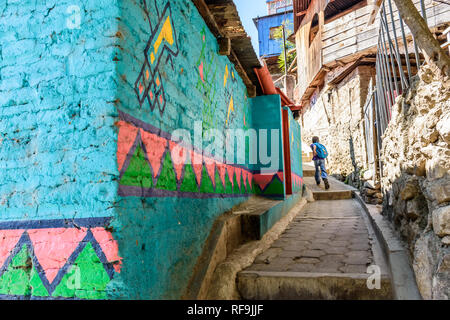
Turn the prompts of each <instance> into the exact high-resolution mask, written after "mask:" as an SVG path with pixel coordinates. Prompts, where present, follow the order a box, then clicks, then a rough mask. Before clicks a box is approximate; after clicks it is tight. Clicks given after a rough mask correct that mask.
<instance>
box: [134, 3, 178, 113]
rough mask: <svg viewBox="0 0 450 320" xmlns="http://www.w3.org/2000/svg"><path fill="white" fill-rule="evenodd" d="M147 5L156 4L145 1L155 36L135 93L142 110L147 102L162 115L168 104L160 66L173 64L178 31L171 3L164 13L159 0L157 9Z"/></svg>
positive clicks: (150, 44) (148, 44)
mask: <svg viewBox="0 0 450 320" xmlns="http://www.w3.org/2000/svg"><path fill="white" fill-rule="evenodd" d="M147 2H148V3H149V4H150V3H151V2H152V1H151V0H150V1H149V0H147V1H146V0H143V4H144V12H145V14H146V15H147V18H148V22H149V24H150V30H151V36H150V39H149V40H148V42H147V46H146V47H145V50H144V56H145V62H144V65H143V66H142V69H141V72H140V74H139V77H138V79H137V80H136V83H135V91H136V95H137V97H138V100H139V104H140V106H141V108H142V106H143V105H144V104H145V103H148V105H149V107H150V110H151V111H153V110H154V109H155V108H156V106H158V109H159V112H160V114H161V115H162V114H163V113H164V110H165V108H166V103H167V102H166V96H165V90H164V83H163V82H162V77H161V73H160V71H159V67H160V64H161V62H163V63H164V64H167V63H169V62H170V63H171V64H173V61H172V57H176V56H177V55H178V53H179V50H178V43H177V35H176V31H175V28H174V26H173V23H172V20H171V19H172V18H171V17H172V11H171V7H170V2H168V3H167V4H166V6H165V7H164V9H163V10H162V12H161V13H160V12H159V10H158V6H157V5H156V0H155V5H154V6H150V5H149V6H147ZM150 15H152V16H155V15H156V16H157V17H158V23H157V24H156V25H155V26H153V25H152V22H151V18H150Z"/></svg>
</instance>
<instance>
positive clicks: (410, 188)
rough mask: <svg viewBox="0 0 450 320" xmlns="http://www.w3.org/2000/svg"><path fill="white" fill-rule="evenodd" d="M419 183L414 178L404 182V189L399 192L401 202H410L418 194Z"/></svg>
mask: <svg viewBox="0 0 450 320" xmlns="http://www.w3.org/2000/svg"><path fill="white" fill-rule="evenodd" d="M419 190H420V188H419V182H418V180H417V179H416V178H410V179H408V180H407V181H406V184H405V186H404V188H403V189H402V190H401V191H400V197H401V198H402V199H403V200H411V199H413V198H414V197H416V196H417V195H418V194H419Z"/></svg>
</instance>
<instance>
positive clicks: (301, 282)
mask: <svg viewBox="0 0 450 320" xmlns="http://www.w3.org/2000/svg"><path fill="white" fill-rule="evenodd" d="M367 277H368V275H367V274H354V273H349V274H345V273H341V274H336V273H334V274H333V273H310V272H267V271H266V272H265V271H243V272H241V273H239V278H238V288H239V293H240V294H241V296H242V297H243V298H244V299H245V300H389V299H392V288H391V282H390V279H389V277H388V276H387V275H383V276H382V277H381V280H380V284H381V286H380V290H370V289H368V287H367Z"/></svg>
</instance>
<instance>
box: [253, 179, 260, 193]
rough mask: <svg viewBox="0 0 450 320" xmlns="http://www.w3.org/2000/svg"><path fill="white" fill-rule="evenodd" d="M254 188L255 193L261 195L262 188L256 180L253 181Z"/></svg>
mask: <svg viewBox="0 0 450 320" xmlns="http://www.w3.org/2000/svg"><path fill="white" fill-rule="evenodd" d="M252 186H253V187H252V190H253V193H254V194H257V195H260V194H262V191H261V188H260V187H259V186H258V185H257V184H256V183H255V181H252Z"/></svg>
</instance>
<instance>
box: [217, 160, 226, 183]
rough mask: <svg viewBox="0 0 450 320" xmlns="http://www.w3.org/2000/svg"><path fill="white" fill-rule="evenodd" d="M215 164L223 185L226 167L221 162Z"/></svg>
mask: <svg viewBox="0 0 450 320" xmlns="http://www.w3.org/2000/svg"><path fill="white" fill-rule="evenodd" d="M216 164H217V170H218V171H219V177H220V180H221V181H222V184H223V186H224V187H225V174H226V172H227V167H226V165H224V164H223V163H218V162H217V163H216Z"/></svg>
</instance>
